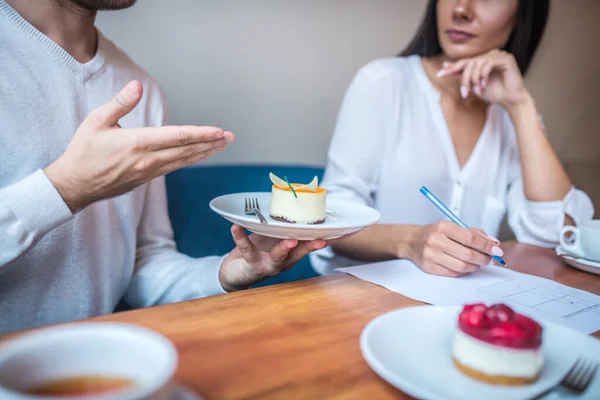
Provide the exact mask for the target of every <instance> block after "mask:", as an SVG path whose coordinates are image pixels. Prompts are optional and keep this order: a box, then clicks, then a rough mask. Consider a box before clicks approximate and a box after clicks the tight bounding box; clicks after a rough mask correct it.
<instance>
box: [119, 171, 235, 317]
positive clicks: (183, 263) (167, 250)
mask: <svg viewBox="0 0 600 400" xmlns="http://www.w3.org/2000/svg"><path fill="white" fill-rule="evenodd" d="M223 259H224V256H212V257H203V258H198V259H196V258H192V257H188V256H186V255H184V254H182V253H180V252H178V251H177V249H176V246H175V241H174V239H173V230H172V227H171V222H170V221H169V216H168V211H167V197H166V189H165V179H164V177H160V178H157V179H155V180H153V181H152V182H150V183H149V184H148V187H147V192H146V199H145V203H144V209H143V212H142V217H141V221H140V224H139V226H138V232H137V251H136V261H135V271H134V275H133V278H132V281H131V284H130V286H129V289H128V290H127V293H126V294H125V301H126V302H127V304H129V305H130V306H131V307H134V308H141V307H149V306H154V305H158V304H167V303H173V302H178V301H184V300H190V299H195V298H200V297H206V296H212V295H217V294H223V293H226V292H225V290H224V289H223V287H222V286H221V284H220V282H219V269H220V267H221V263H222V262H223Z"/></svg>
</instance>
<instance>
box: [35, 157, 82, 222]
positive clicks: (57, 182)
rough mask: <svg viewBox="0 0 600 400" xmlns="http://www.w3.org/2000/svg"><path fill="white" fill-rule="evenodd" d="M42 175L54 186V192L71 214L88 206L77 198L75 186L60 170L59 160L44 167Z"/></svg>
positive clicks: (79, 197)
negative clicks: (58, 195)
mask: <svg viewBox="0 0 600 400" xmlns="http://www.w3.org/2000/svg"><path fill="white" fill-rule="evenodd" d="M44 174H46V176H47V177H48V180H50V182H51V183H52V185H54V187H55V188H56V191H57V192H58V194H60V196H61V197H62V199H63V201H64V202H65V204H66V205H67V207H69V209H70V210H71V212H72V213H73V214H75V213H76V212H77V211H79V210H81V209H83V208H85V207H86V206H87V205H88V204H87V203H86V202H85V200H83V199H82V198H81V196H79V194H78V192H77V189H75V185H73V184H72V183H71V181H70V180H69V179H68V177H66V175H65V174H64V173H63V171H62V170H61V166H60V160H57V161H55V162H53V163H52V164H50V165H49V166H48V167H46V168H45V169H44Z"/></svg>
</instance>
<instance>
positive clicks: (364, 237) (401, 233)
mask: <svg viewBox="0 0 600 400" xmlns="http://www.w3.org/2000/svg"><path fill="white" fill-rule="evenodd" d="M419 229H420V227H419V226H418V225H383V224H378V225H373V226H370V227H368V228H366V229H364V230H362V231H360V232H359V233H357V234H355V235H352V236H350V237H349V238H347V239H345V240H343V241H341V242H339V243H336V244H334V245H332V248H333V251H335V252H336V253H337V254H339V255H341V256H344V257H348V258H352V259H355V260H359V261H386V260H393V259H397V258H409V254H410V250H411V247H412V244H413V242H414V240H415V238H416V236H417V232H418V230H419Z"/></svg>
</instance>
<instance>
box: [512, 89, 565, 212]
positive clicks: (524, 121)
mask: <svg viewBox="0 0 600 400" xmlns="http://www.w3.org/2000/svg"><path fill="white" fill-rule="evenodd" d="M508 112H509V114H510V117H511V119H512V122H513V125H514V126H515V131H516V133H517V141H518V146H519V154H520V157H521V168H522V171H523V188H524V191H525V197H526V198H527V199H528V200H530V201H558V200H562V199H564V197H565V196H566V195H567V193H568V192H569V190H570V189H571V186H572V183H571V180H570V179H569V176H568V175H567V172H566V171H565V169H564V168H563V166H562V164H561V162H560V160H559V159H558V157H557V155H556V153H555V152H554V149H553V148H552V145H551V144H550V142H549V141H548V138H547V137H546V134H545V132H544V130H543V129H542V125H541V123H540V121H539V119H538V113H537V109H536V106H535V102H534V101H533V98H532V97H531V95H530V94H529V93H528V94H527V95H526V96H525V99H524V100H523V101H522V102H520V103H519V104H515V105H514V106H512V107H511V108H510V109H508Z"/></svg>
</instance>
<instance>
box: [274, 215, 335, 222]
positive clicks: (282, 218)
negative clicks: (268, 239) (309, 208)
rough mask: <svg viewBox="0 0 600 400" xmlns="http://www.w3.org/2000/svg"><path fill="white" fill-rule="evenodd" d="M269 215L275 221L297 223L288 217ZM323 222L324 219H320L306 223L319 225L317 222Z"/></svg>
mask: <svg viewBox="0 0 600 400" xmlns="http://www.w3.org/2000/svg"><path fill="white" fill-rule="evenodd" d="M270 216H271V218H273V219H274V220H276V221H280V222H287V223H288V224H296V223H297V222H296V221H290V220H289V219H287V218H285V217H276V216H274V215H271V214H270ZM324 222H325V220H324V219H320V220H318V221H315V222H309V223H308V225H319V224H322V223H324Z"/></svg>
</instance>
